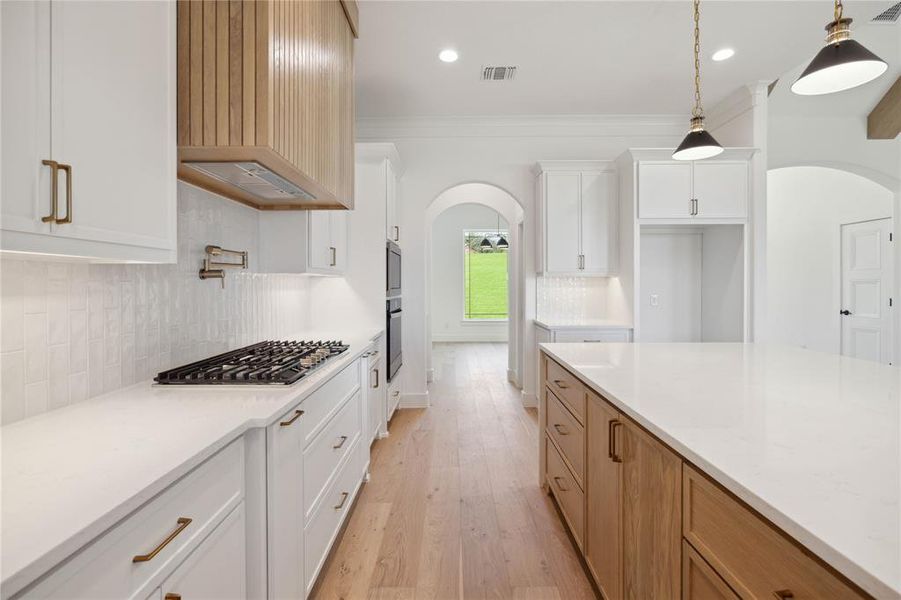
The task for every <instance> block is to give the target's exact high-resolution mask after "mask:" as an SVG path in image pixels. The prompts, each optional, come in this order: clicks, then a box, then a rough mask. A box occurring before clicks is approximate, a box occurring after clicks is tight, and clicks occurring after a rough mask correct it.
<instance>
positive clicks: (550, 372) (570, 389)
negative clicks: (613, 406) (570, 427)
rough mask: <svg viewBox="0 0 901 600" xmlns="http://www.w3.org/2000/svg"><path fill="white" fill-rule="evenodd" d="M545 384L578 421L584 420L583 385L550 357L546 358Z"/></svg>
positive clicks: (582, 421)
mask: <svg viewBox="0 0 901 600" xmlns="http://www.w3.org/2000/svg"><path fill="white" fill-rule="evenodd" d="M547 386H548V387H549V388H550V389H551V391H553V392H554V394H556V395H557V397H558V398H559V399H560V400H561V401H562V402H563V404H565V405H566V407H567V408H569V410H570V412H571V413H572V414H573V415H574V416H575V417H576V419H577V420H578V421H579V423H584V422H585V386H583V385H582V382H581V381H579V380H578V379H576V378H575V377H574V376H573V375H572V374H571V373H570V372H569V371H567V370H566V369H564V368H563V367H561V366H560V365H558V364H557V363H556V362H554V361H553V360H552V359H550V358H548V360H547Z"/></svg>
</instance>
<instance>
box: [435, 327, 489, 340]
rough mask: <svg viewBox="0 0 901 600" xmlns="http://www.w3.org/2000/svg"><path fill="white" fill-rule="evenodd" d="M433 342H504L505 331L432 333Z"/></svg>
mask: <svg viewBox="0 0 901 600" xmlns="http://www.w3.org/2000/svg"><path fill="white" fill-rule="evenodd" d="M432 341H433V342H506V341H507V330H506V329H504V331H502V332H498V333H495V332H491V331H471V332H470V331H467V332H464V333H434V332H433V333H432Z"/></svg>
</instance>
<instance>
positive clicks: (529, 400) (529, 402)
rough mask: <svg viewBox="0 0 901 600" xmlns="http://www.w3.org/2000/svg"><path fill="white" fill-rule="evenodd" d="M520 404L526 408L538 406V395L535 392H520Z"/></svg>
mask: <svg viewBox="0 0 901 600" xmlns="http://www.w3.org/2000/svg"><path fill="white" fill-rule="evenodd" d="M521 397H522V405H523V406H525V407H526V408H534V407H537V406H538V396H537V395H535V394H531V393H529V394H527V393H525V392H523V393H522V395H521Z"/></svg>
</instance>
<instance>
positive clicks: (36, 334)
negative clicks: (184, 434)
mask: <svg viewBox="0 0 901 600" xmlns="http://www.w3.org/2000/svg"><path fill="white" fill-rule="evenodd" d="M382 206H384V205H382ZM358 211H359V212H358ZM358 211H354V212H353V213H351V215H350V219H349V220H350V222H351V228H350V231H351V232H352V234H351V236H350V238H349V239H350V240H351V241H350V242H349V244H350V246H349V247H350V249H351V257H350V265H349V269H348V273H349V278H348V279H344V278H324V277H320V278H315V277H308V276H304V275H272V274H257V273H254V272H253V271H254V266H255V265H256V259H257V256H256V254H257V251H256V249H257V247H258V214H259V213H258V212H257V211H256V210H254V209H252V208H249V207H247V206H244V205H243V204H238V203H237V202H233V201H231V200H226V199H224V198H220V197H218V196H215V195H213V194H210V193H208V192H205V191H203V190H200V189H197V188H194V187H191V186H188V185H185V184H179V187H178V263H177V264H174V265H99V264H98V265H88V264H85V263H67V262H40V261H25V260H21V259H18V258H9V257H3V258H2V260H0V318H2V323H0V364H2V374H0V378H2V387H0V420H2V423H3V424H7V423H11V422H13V421H17V420H19V419H22V418H24V417H27V416H31V415H35V414H39V413H42V412H45V411H47V410H52V409H55V408H60V407H63V406H66V405H68V404H71V403H75V402H80V401H83V400H85V399H87V398H91V397H93V396H97V395H99V394H103V393H106V392H110V391H113V390H117V389H120V388H123V387H126V386H129V385H132V384H134V383H137V382H140V381H146V380H149V379H150V378H151V377H152V376H154V375H155V374H156V373H158V372H159V371H161V370H164V369H168V368H172V367H176V366H178V365H182V364H185V363H188V362H191V361H195V360H199V359H202V358H207V357H209V356H212V355H215V354H218V353H221V352H225V351H227V350H230V349H234V348H238V347H241V346H245V345H248V344H251V343H255V342H258V341H261V340H264V339H277V338H279V337H284V336H287V335H294V334H302V333H303V332H309V331H315V332H320V333H321V335H329V336H330V337H331V336H334V337H340V336H341V335H342V334H344V333H349V332H352V331H355V330H357V329H359V328H361V327H365V328H366V329H367V330H368V329H371V328H373V327H382V326H383V319H384V295H385V294H384V262H385V258H384V247H385V246H384V243H385V242H384V239H383V238H384V236H383V234H382V231H383V230H384V226H382V227H381V228H379V229H378V231H376V232H375V233H374V234H373V233H372V232H371V231H370V229H375V228H366V227H364V226H363V225H364V224H365V223H366V222H367V220H369V219H374V218H377V215H376V214H375V213H377V212H378V207H375V208H368V207H365V206H361V207H359V208H358ZM373 211H375V213H373ZM381 212H382V217H381V218H382V221H381V222H382V223H384V208H382V209H381ZM376 237H377V238H378V239H377V241H376V240H375V238H376ZM207 244H218V245H221V246H223V247H225V248H232V249H236V250H245V249H246V250H248V252H249V253H250V255H249V258H250V270H249V271H243V272H242V271H237V270H229V271H228V272H227V274H226V281H225V289H224V290H223V289H221V288H220V285H219V282H218V281H216V280H211V281H201V280H200V279H199V278H198V276H197V271H198V269H199V268H200V265H201V262H202V259H203V248H204V246H206V245H207ZM373 244H375V245H374V246H373ZM367 261H368V262H369V264H368V265H367ZM376 264H380V265H382V270H381V272H376V266H375V265H376ZM366 269H371V270H373V273H371V274H370V276H369V277H367V278H363V279H360V278H359V273H360V271H362V270H366ZM376 281H378V283H376ZM372 286H376V287H379V290H378V291H377V292H375V293H376V294H377V295H376V296H375V297H374V298H372V297H371V296H372V294H373V291H372V289H371V288H372ZM148 383H149V382H148Z"/></svg>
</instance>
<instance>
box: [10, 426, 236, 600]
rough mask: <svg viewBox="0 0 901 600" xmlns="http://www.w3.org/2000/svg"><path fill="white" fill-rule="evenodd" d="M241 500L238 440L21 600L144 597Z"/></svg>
mask: <svg viewBox="0 0 901 600" xmlns="http://www.w3.org/2000/svg"><path fill="white" fill-rule="evenodd" d="M243 497H244V440H243V438H240V439H238V440H236V441H234V442H232V443H231V444H229V445H228V446H226V447H225V448H223V449H222V450H220V451H219V452H218V453H217V454H215V455H214V456H213V457H211V458H210V459H208V460H207V461H206V462H204V463H203V464H201V465H200V466H198V467H197V468H196V469H194V470H193V471H191V472H190V473H188V474H187V475H186V476H185V477H183V478H182V479H180V480H179V481H177V482H176V483H174V484H172V485H171V486H170V487H169V488H167V489H166V490H164V491H163V492H161V493H160V494H159V495H157V496H156V497H155V498H153V499H152V500H150V501H149V502H148V503H147V504H145V505H144V506H142V507H141V508H139V509H138V510H136V511H135V512H134V513H132V514H131V515H130V516H128V517H126V518H125V519H124V520H123V521H122V522H120V523H119V524H118V525H116V526H115V527H113V528H112V529H111V530H109V531H108V532H107V533H105V534H104V535H102V536H100V537H99V538H97V539H96V540H95V541H93V542H91V543H90V544H89V545H88V546H87V547H85V548H84V549H83V550H81V551H79V552H78V553H77V554H75V555H73V557H72V558H71V559H70V560H69V561H67V562H66V563H64V564H63V565H62V566H60V567H59V568H58V569H56V570H54V571H52V572H51V573H50V574H49V575H47V576H46V577H45V578H44V579H42V580H41V581H40V582H39V583H38V584H37V585H36V586H35V587H33V588H32V589H30V590H28V591H27V592H26V593H25V594H23V596H24V597H28V598H66V599H73V598H92V599H96V598H130V597H132V596H140V597H145V596H146V595H147V594H149V593H150V592H151V591H152V589H153V588H154V587H156V586H158V585H159V584H160V583H161V581H162V578H163V577H164V576H165V575H167V574H168V573H169V572H171V571H172V569H174V568H175V566H176V565H178V564H179V563H181V562H182V561H183V560H184V559H185V557H186V556H187V555H188V554H189V553H190V552H191V551H192V550H193V549H194V548H196V547H197V546H198V545H199V544H200V542H201V541H202V540H203V539H204V538H205V537H206V535H207V534H208V533H209V532H210V531H212V530H213V529H214V528H215V527H216V525H217V524H218V523H219V522H220V521H222V520H223V519H224V518H225V517H226V516H227V515H228V514H229V512H231V511H232V509H234V508H235V507H236V506H237V505H238V504H239V503H240V502H241V501H242V499H243ZM184 519H190V522H185V521H184ZM180 520H181V522H180ZM166 540H169V541H168V543H166ZM157 549H158V552H157V553H156V554H155V555H153V557H152V558H149V557H148V558H147V560H141V561H139V562H134V560H133V558H134V557H136V556H140V555H145V556H147V555H150V554H152V553H153V551H154V550H157Z"/></svg>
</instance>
